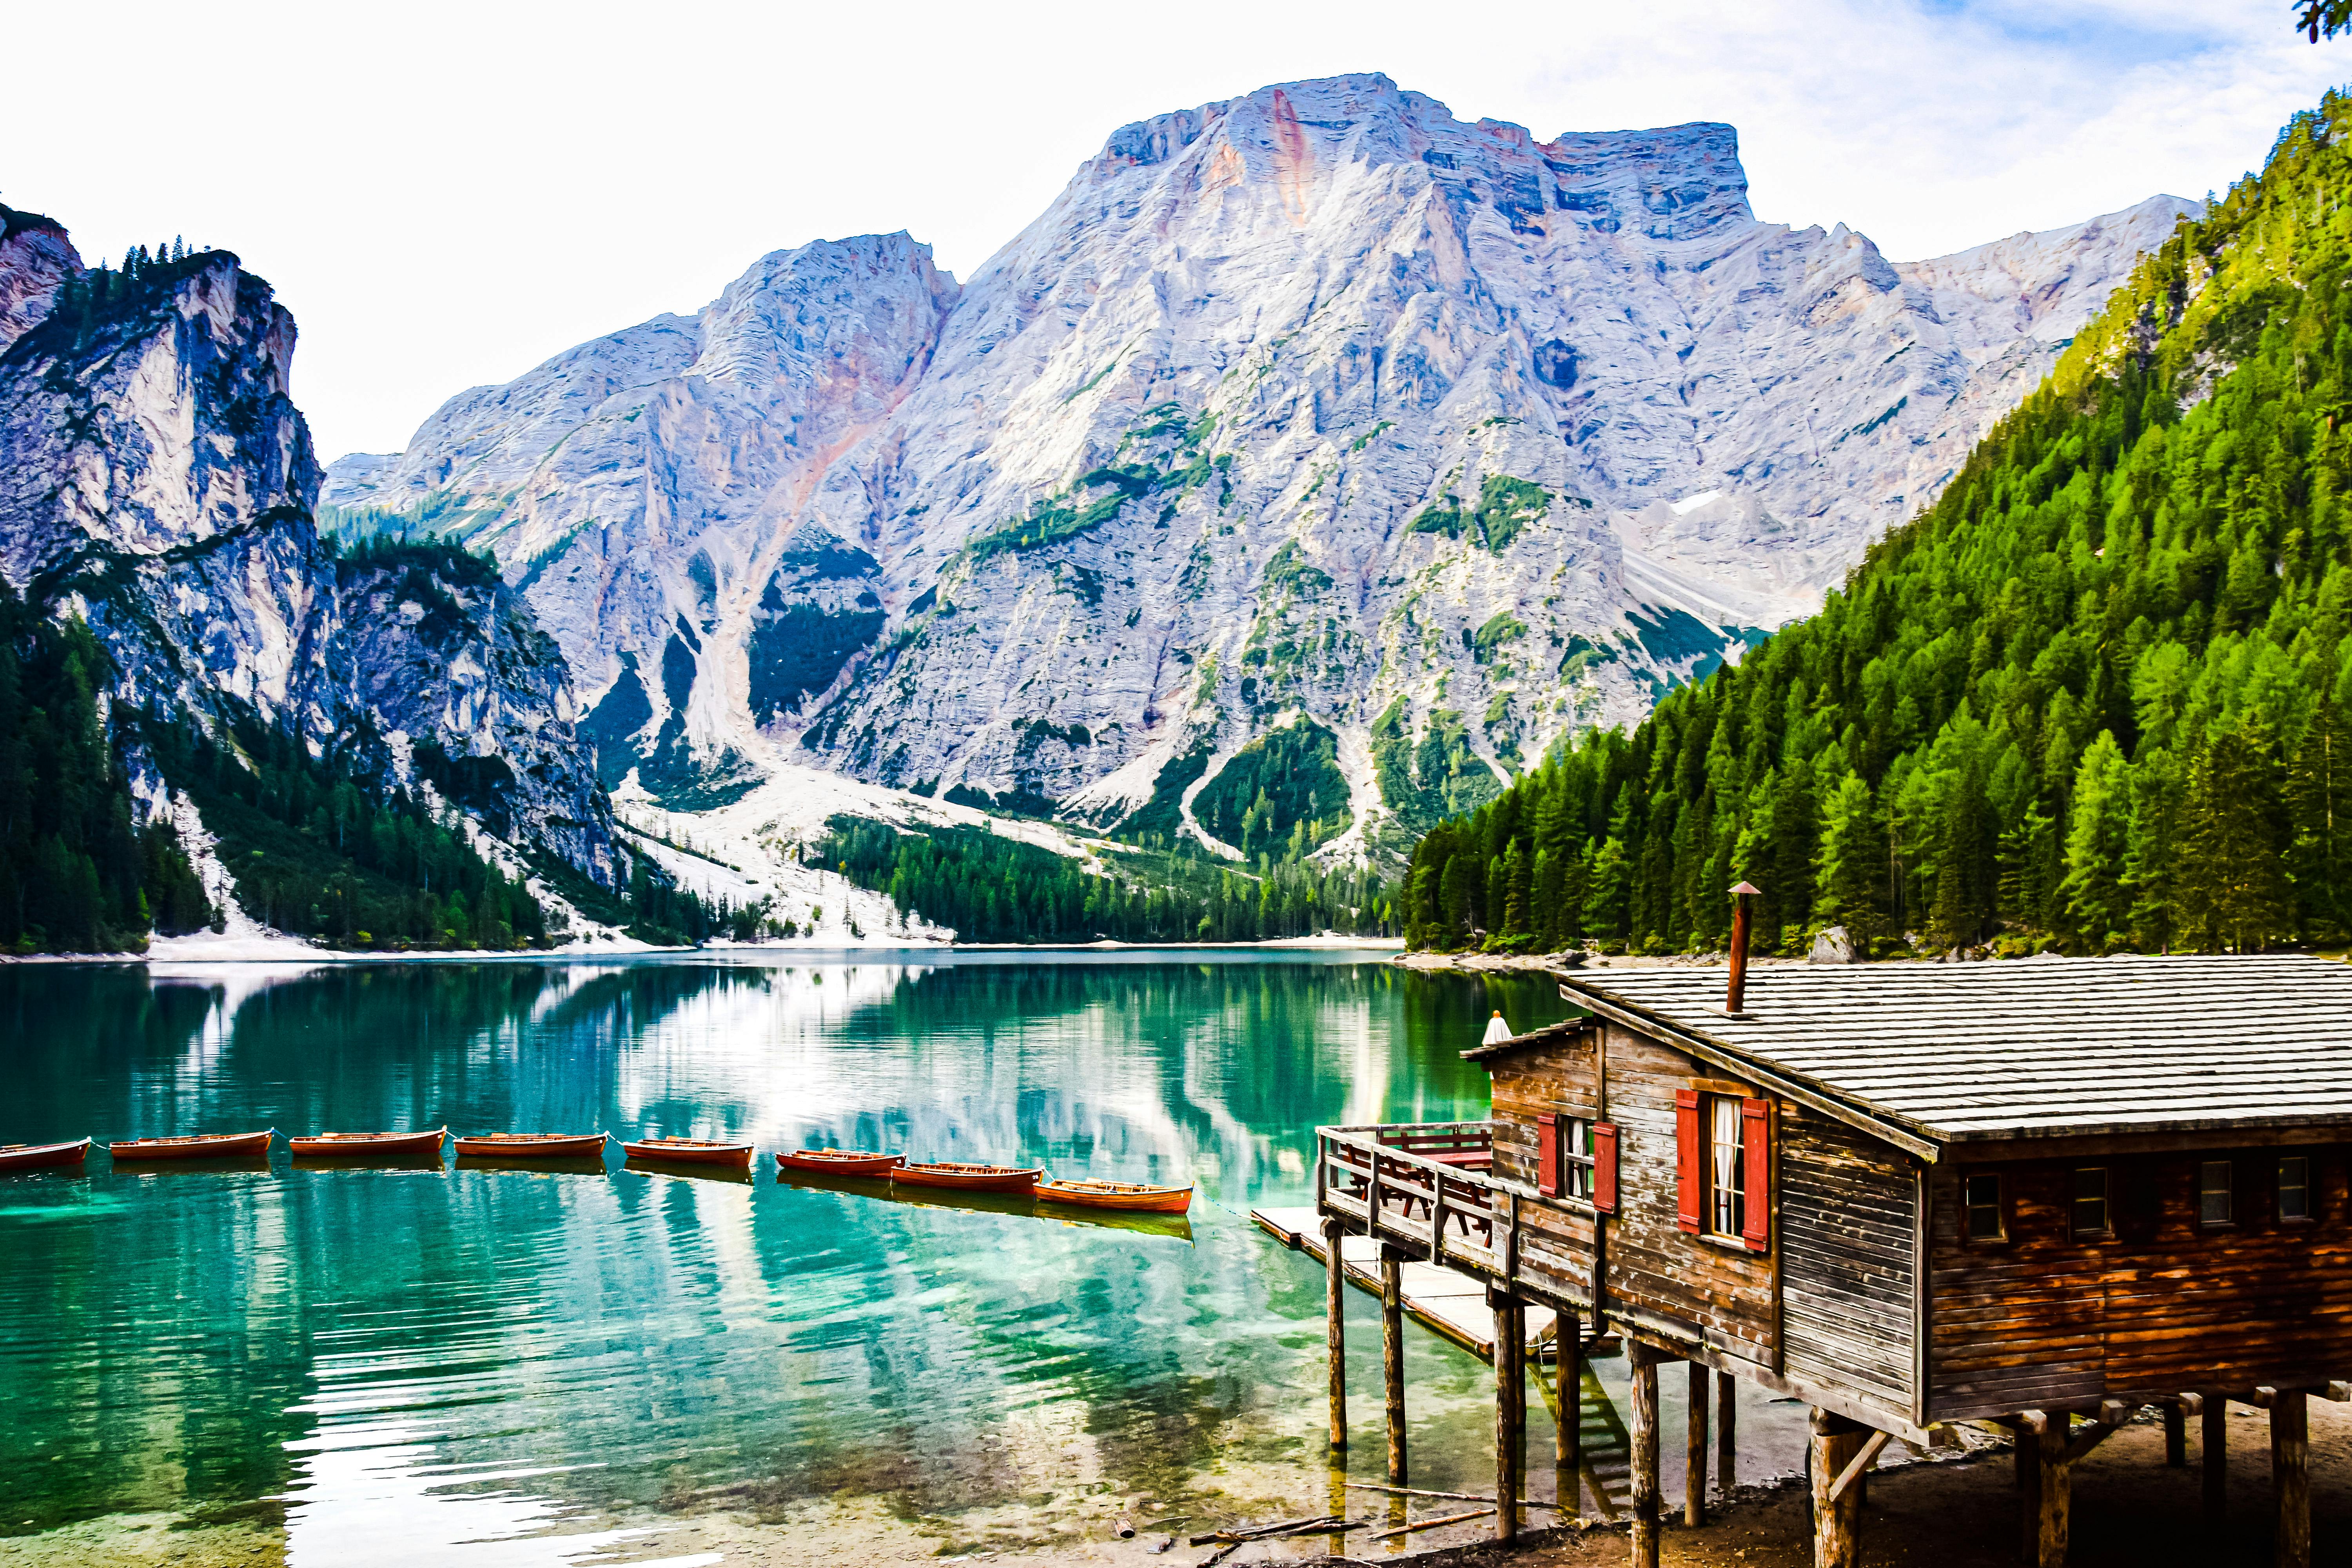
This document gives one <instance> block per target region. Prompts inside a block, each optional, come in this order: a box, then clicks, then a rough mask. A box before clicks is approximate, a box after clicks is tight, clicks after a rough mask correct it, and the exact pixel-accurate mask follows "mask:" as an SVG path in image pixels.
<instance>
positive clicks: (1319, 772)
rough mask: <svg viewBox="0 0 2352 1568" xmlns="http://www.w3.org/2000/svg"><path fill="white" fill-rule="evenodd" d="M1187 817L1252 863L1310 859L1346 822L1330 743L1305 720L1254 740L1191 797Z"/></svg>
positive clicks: (1341, 777)
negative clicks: (1262, 860) (1198, 792)
mask: <svg viewBox="0 0 2352 1568" xmlns="http://www.w3.org/2000/svg"><path fill="white" fill-rule="evenodd" d="M1192 816H1193V817H1194V818H1195V819H1196V820H1197V821H1198V822H1199V823H1200V824H1201V826H1202V827H1204V828H1206V829H1208V831H1209V832H1210V834H1211V835H1212V836H1213V837H1216V838H1217V839H1219V840H1220V841H1221V842H1223V843H1226V844H1230V845H1232V846H1233V847H1234V848H1236V849H1238V850H1240V851H1241V852H1242V853H1243V854H1244V855H1245V856H1247V857H1248V858H1250V859H1251V860H1253V861H1255V860H1256V859H1257V858H1259V857H1260V856H1270V857H1272V858H1274V859H1276V860H1297V859H1298V858H1301V857H1302V856H1306V855H1309V854H1312V853H1313V852H1314V851H1315V850H1317V849H1319V848H1321V847H1323V846H1324V845H1326V844H1328V843H1329V842H1330V841H1331V840H1332V839H1334V838H1337V837H1339V835H1340V834H1342V833H1345V832H1346V831H1348V825H1349V823H1350V822H1351V821H1353V820H1354V818H1353V816H1351V815H1350V814H1349V809H1348V776H1347V775H1346V774H1345V773H1341V772H1340V771H1339V741H1338V739H1337V738H1336V737H1335V736H1333V734H1332V733H1331V731H1328V730H1327V729H1325V728H1324V727H1323V726H1322V725H1320V724H1318V723H1317V722H1315V721H1313V720H1312V719H1302V720H1300V721H1298V722H1297V723H1296V724H1292V725H1289V726H1287V727H1286V728H1284V729H1280V730H1275V731H1269V732H1267V733H1265V734H1263V735H1260V736H1259V737H1258V738H1257V739H1256V740H1255V741H1252V742H1250V743H1249V744H1248V745H1246V746H1244V747H1243V748H1242V749H1241V750H1240V751H1239V752H1235V753H1234V756H1233V757H1232V759H1231V760H1229V761H1228V762H1227V763H1225V765H1224V766H1223V768H1222V769H1220V770H1219V771H1218V773H1217V776H1216V777H1215V778H1213V779H1212V780H1210V781H1209V783H1208V784H1207V785H1206V786H1204V787H1203V788H1202V791H1201V793H1200V794H1199V795H1195V796H1194V797H1193V798H1192Z"/></svg>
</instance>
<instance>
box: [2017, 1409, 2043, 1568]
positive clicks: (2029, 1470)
mask: <svg viewBox="0 0 2352 1568" xmlns="http://www.w3.org/2000/svg"><path fill="white" fill-rule="evenodd" d="M2016 1432H2017V1518H2018V1536H2017V1560H2018V1561H2019V1562H2021V1563H2025V1564H2027V1568H2032V1564H2034V1563H2039V1562H2041V1561H2042V1434H2041V1433H2039V1432H2037V1431H2035V1430H2033V1428H2032V1427H2031V1426H2025V1425H2023V1424H2020V1425H2019V1426H2017V1427H2016Z"/></svg>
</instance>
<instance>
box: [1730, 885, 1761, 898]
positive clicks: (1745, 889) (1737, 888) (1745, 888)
mask: <svg viewBox="0 0 2352 1568" xmlns="http://www.w3.org/2000/svg"><path fill="white" fill-rule="evenodd" d="M1731 891H1733V892H1735V893H1754V894H1758V895H1761V894H1762V893H1763V891H1764V889H1761V888H1759V887H1758V886H1757V885H1756V884H1755V883H1753V882H1734V883H1733V884H1732V885H1731Z"/></svg>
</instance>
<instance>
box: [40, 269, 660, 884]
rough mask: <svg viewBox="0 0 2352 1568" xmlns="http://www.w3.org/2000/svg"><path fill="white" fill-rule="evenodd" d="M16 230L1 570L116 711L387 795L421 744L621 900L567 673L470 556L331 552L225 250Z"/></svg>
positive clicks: (509, 837) (257, 328) (280, 314)
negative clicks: (371, 783) (193, 725)
mask: <svg viewBox="0 0 2352 1568" xmlns="http://www.w3.org/2000/svg"><path fill="white" fill-rule="evenodd" d="M28 232H30V234H31V237H33V238H34V239H35V240H36V241H37V242H39V243H36V244H34V245H29V246H24V247H18V246H17V244H16V241H17V238H18V237H17V236H16V234H15V233H13V232H12V233H11V235H10V237H9V238H8V240H7V241H5V242H0V319H5V320H7V321H10V322H11V324H12V327H13V331H12V336H11V340H10V341H9V342H8V345H7V348H6V352H5V354H0V573H5V574H6V577H7V579H8V581H9V583H10V584H11V585H12V586H13V587H15V588H16V590H18V591H19V592H21V593H23V594H25V595H26V596H27V597H28V598H30V599H31V600H32V601H33V602H35V603H37V604H40V605H45V606H47V607H48V608H49V609H51V610H52V611H53V612H54V613H57V614H68V613H75V614H79V615H80V616H83V617H84V618H85V619H86V620H87V621H88V622H89V626H91V628H92V629H93V630H94V631H95V632H96V633H97V635H98V637H99V638H100V642H101V645H102V646H103V647H104V648H105V650H106V652H107V654H108V656H109V658H110V660H111V661H112V663H113V666H114V675H113V679H112V681H111V684H110V697H111V699H112V700H115V701H117V702H123V703H129V704H131V705H132V706H134V707H139V708H144V709H151V710H154V711H155V712H157V713H159V714H161V715H164V716H171V717H179V716H192V717H194V718H195V719H197V720H198V721H200V722H204V723H206V724H208V725H212V726H214V727H215V728H217V726H218V724H219V723H220V722H222V721H236V720H244V719H252V720H258V721H263V722H266V723H268V724H272V725H276V726H279V727H281V728H284V729H286V730H288V731H291V732H293V733H295V734H297V735H299V736H300V737H302V738H303V739H304V740H305V741H306V742H309V743H310V746H311V748H312V750H313V751H314V752H318V751H320V750H323V749H325V748H327V747H330V746H335V747H341V748H343V749H345V750H346V751H347V752H348V751H350V750H352V747H353V746H354V743H355V742H356V744H357V748H358V751H359V752H361V753H362V754H366V755H369V756H372V757H373V758H374V759H375V760H376V762H377V763H378V765H379V767H380V768H381V770H382V771H383V776H384V779H385V781H386V782H402V783H409V782H413V781H414V778H415V775H414V773H413V772H412V769H413V766H414V762H415V750H416V748H417V747H419V746H421V745H424V744H425V743H426V742H430V743H431V745H432V747H434V748H437V751H436V752H434V753H433V754H434V755H436V758H446V759H451V760H452V761H451V762H450V763H446V764H445V765H444V767H443V771H444V773H446V774H448V775H449V776H450V777H451V778H453V779H462V780H463V781H464V784H465V789H464V791H463V792H462V793H463V795H464V796H465V797H464V798H461V799H460V800H459V802H458V804H460V805H463V806H464V807H465V808H466V809H467V811H468V812H469V813H470V814H471V815H472V816H474V818H475V819H476V820H477V821H478V823H480V824H481V825H482V826H484V827H486V828H487V829H488V830H489V831H490V832H491V833H492V834H493V835H494V836H495V837H498V838H499V839H501V840H504V841H505V842H507V843H508V844H509V845H510V846H511V847H514V848H515V849H517V850H520V851H524V852H530V851H535V850H544V851H546V852H548V853H551V854H553V855H555V856H557V857H559V858H562V859H563V860H565V861H567V862H569V863H570V864H572V866H573V867H575V868H578V869H579V870H581V871H583V872H584V873H585V874H587V875H588V876H590V877H591V878H592V879H594V880H597V881H600V882H602V883H604V884H605V885H607V886H610V885H612V884H614V881H615V880H616V879H617V878H618V876H619V875H620V874H621V862H620V860H619V858H618V852H617V851H616V848H615V844H614V828H613V824H612V820H611V809H610V805H609V803H608V802H606V800H605V799H604V795H603V794H602V792H601V791H600V790H599V789H598V788H597V786H596V784H595V779H594V775H593V768H592V767H591V766H590V764H589V763H587V761H586V760H585V759H584V758H583V754H582V748H581V747H580V746H579V744H578V742H577V740H576V737H575V736H574V734H573V731H572V719H573V717H574V713H573V704H572V695H571V687H570V683H569V671H568V669H567V668H566V666H565V664H564V662H563V659H562V656H561V654H560V653H559V652H558V651H557V650H556V648H555V646H554V645H553V643H552V642H551V640H550V639H549V638H548V637H546V636H545V634H544V633H542V632H541V630H540V629H539V627H538V626H537V625H536V623H535V622H534V620H533V619H532V616H531V615H530V609H529V606H528V605H526V604H525V602H524V600H523V598H522V596H521V595H520V594H519V593H517V592H516V591H515V590H513V589H512V588H510V587H509V586H508V585H507V584H504V583H503V582H502V581H500V580H499V577H498V574H496V572H495V571H494V570H492V569H490V568H489V567H488V566H486V565H483V564H482V563H478V562H468V560H467V558H466V557H464V556H463V555H462V554H459V553H456V552H447V551H440V552H406V553H405V554H403V553H402V552H381V551H379V552H361V553H360V554H358V555H356V556H350V555H342V554H340V553H339V552H338V551H337V550H336V549H335V548H334V546H333V545H332V543H331V542H326V541H322V540H321V539H320V536H319V534H318V531H317V530H316V528H315V526H314V524H313V521H312V513H311V508H312V504H313V501H314V499H315V497H316V494H317V491H318V488H319V483H320V469H319V466H318V463H317V461H316V459H315V458H313V456H312V453H311V449H310V433H309V430H308V428H307V427H306V426H305V425H304V423H303V419H302V416H301V414H300V412H299V410H297V409H296V408H295V406H294V405H293V403H292V402H291V400H290V399H289V397H288V395H287V376H288V371H289V363H290V361H291V357H292V354H293V351H294V342H295V330H294V321H293V318H292V317H291V316H289V314H288V313H287V312H286V310H284V308H283V307H281V306H279V305H278V303H277V302H276V300H274V299H273V298H272V295H271V291H270V289H269V286H268V284H267V283H265V282H263V281H262V280H261V279H257V278H256V277H254V276H252V275H251V274H250V273H247V272H246V271H245V270H243V269H242V268H240V267H239V266H238V264H237V259H236V257H234V256H232V255H229V254H228V253H226V252H223V251H207V252H202V253H199V254H197V255H194V256H191V257H189V258H186V259H185V260H183V261H169V262H166V261H161V260H159V261H156V262H154V263H152V264H151V265H149V266H147V267H146V268H143V269H142V270H141V271H140V272H139V273H138V274H137V275H136V276H135V277H133V276H131V275H129V274H128V273H125V272H113V271H107V272H99V271H90V272H84V271H83V270H82V269H81V268H80V266H79V258H76V257H74V256H73V254H72V251H71V247H69V246H68V245H67V244H66V243H65V239H64V236H63V234H62V231H57V230H54V229H53V228H52V229H43V230H37V231H28ZM445 793H453V794H454V793H458V792H454V791H445Z"/></svg>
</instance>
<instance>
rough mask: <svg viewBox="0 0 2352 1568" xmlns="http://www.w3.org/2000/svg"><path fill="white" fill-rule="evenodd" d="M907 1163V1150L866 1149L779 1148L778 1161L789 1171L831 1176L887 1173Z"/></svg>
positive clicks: (883, 1174)
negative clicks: (899, 1152)
mask: <svg viewBox="0 0 2352 1568" xmlns="http://www.w3.org/2000/svg"><path fill="white" fill-rule="evenodd" d="M776 1163H777V1164H778V1165H779V1166H781V1167H782V1169H784V1170H787V1171H822V1172H824V1173H825V1174H827V1175H829V1176H887V1175H888V1174H889V1173H891V1172H893V1171H895V1170H897V1169H898V1167H899V1166H901V1165H903V1164H905V1163H907V1156H905V1155H904V1154H877V1153H873V1152H870V1151H867V1150H865V1149H798V1150H794V1151H793V1152H791V1153H789V1154H788V1153H785V1152H783V1151H782V1150H781V1149H780V1150H778V1151H777V1152H776Z"/></svg>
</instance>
